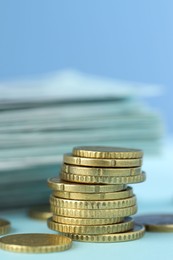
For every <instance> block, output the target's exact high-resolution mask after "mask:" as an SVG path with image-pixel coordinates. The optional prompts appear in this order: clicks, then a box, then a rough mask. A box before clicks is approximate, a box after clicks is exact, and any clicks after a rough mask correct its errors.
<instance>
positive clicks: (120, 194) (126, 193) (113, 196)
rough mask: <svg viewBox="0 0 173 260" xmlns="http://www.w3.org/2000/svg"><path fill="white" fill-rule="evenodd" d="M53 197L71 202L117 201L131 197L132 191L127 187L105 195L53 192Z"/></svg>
mask: <svg viewBox="0 0 173 260" xmlns="http://www.w3.org/2000/svg"><path fill="white" fill-rule="evenodd" d="M53 196H55V197H58V198H64V199H72V200H87V201H89V200H118V199H126V198H129V197H132V196H133V189H132V188H131V187H127V188H126V189H125V190H123V191H117V192H106V193H103V192H102V193H93V194H92V193H79V192H68V191H53Z"/></svg>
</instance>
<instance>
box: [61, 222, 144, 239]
mask: <svg viewBox="0 0 173 260" xmlns="http://www.w3.org/2000/svg"><path fill="white" fill-rule="evenodd" d="M144 233H145V227H144V226H143V225H137V224H135V225H134V228H133V229H132V230H131V231H127V232H123V233H115V234H102V235H84V234H82V235H81V234H70V233H64V235H66V236H68V237H70V238H72V240H76V241H81V242H96V243H115V242H125V241H131V240H136V239H139V238H141V237H143V235H144Z"/></svg>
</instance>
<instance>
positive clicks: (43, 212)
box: [28, 205, 52, 220]
mask: <svg viewBox="0 0 173 260" xmlns="http://www.w3.org/2000/svg"><path fill="white" fill-rule="evenodd" d="M28 215H29V216H30V217H31V218H34V219H39V220H47V219H48V218H50V217H52V212H51V211H50V206H48V205H40V206H37V207H33V208H31V209H30V210H29V212H28Z"/></svg>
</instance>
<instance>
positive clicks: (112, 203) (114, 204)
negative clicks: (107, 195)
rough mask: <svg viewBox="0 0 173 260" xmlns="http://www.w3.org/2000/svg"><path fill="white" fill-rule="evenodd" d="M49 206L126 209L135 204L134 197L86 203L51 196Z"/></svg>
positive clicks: (84, 201)
mask: <svg viewBox="0 0 173 260" xmlns="http://www.w3.org/2000/svg"><path fill="white" fill-rule="evenodd" d="M50 203H51V205H54V206H57V207H60V208H69V209H115V208H127V207H131V206H133V205H135V204H136V196H135V195H134V196H133V197H131V198H127V199H121V200H108V201H104V200H98V201H97V200H96V201H86V200H69V199H62V198H56V197H54V196H53V195H51V196H50Z"/></svg>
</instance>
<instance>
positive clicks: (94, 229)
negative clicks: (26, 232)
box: [47, 217, 134, 235]
mask: <svg viewBox="0 0 173 260" xmlns="http://www.w3.org/2000/svg"><path fill="white" fill-rule="evenodd" d="M47 224H48V227H49V228H50V229H52V230H55V231H59V232H64V233H72V234H90V235H91V234H110V233H120V232H125V231H129V230H131V229H132V228H133V226H134V222H133V220H132V218H130V217H127V218H125V219H124V221H123V222H121V223H118V224H109V225H98V226H97V225H96V226H82V225H80V226H77V225H68V224H62V223H57V222H54V221H53V220H52V218H51V219H48V221H47Z"/></svg>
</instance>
